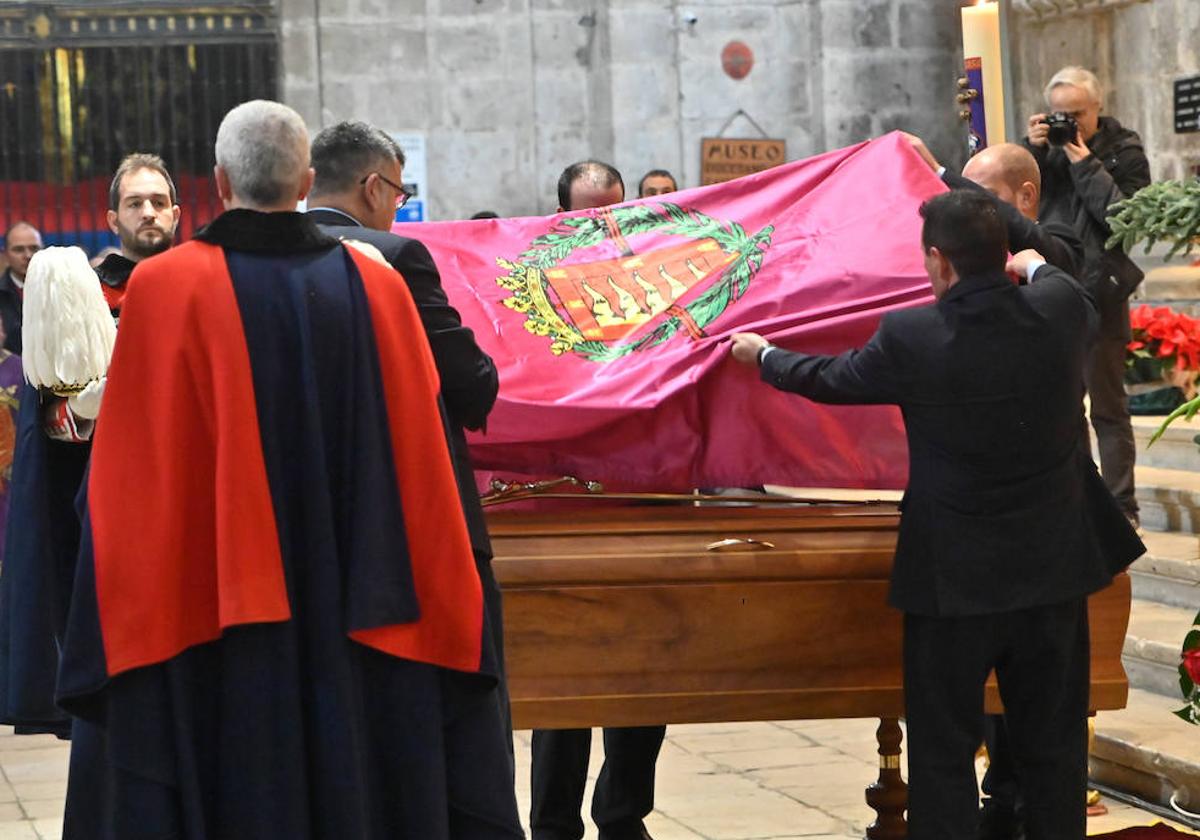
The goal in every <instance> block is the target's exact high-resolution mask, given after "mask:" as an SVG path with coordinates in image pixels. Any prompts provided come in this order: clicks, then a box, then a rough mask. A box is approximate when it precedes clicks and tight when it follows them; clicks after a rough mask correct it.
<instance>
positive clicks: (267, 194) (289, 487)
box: [58, 101, 522, 840]
mask: <svg viewBox="0 0 1200 840" xmlns="http://www.w3.org/2000/svg"><path fill="white" fill-rule="evenodd" d="M216 159H217V167H216V172H215V175H216V182H217V188H218V190H219V192H220V196H221V199H222V201H223V203H224V205H225V210H226V212H225V213H223V214H222V215H221V216H219V217H218V218H217V219H215V220H214V221H213V222H212V223H211V224H210V225H209V226H208V227H206V228H205V229H204V230H202V231H200V232H199V233H197V235H196V237H195V238H194V239H193V240H192V241H190V242H188V243H186V244H184V245H182V246H179V247H177V248H172V249H171V250H169V251H167V252H165V253H163V254H160V255H158V256H155V257H151V258H149V259H147V260H144V261H143V262H141V263H139V264H138V267H137V269H135V271H134V276H133V278H132V280H131V281H130V289H129V292H128V294H127V295H126V298H125V303H124V313H125V314H124V319H123V321H122V325H121V332H120V335H119V338H118V342H117V348H116V350H115V352H114V355H113V362H112V366H111V367H110V369H109V378H108V388H107V391H106V394H105V403H104V405H105V408H104V410H105V417H106V418H110V417H111V418H112V421H111V422H108V421H107V420H106V422H105V423H103V424H98V426H97V430H96V435H95V438H94V442H93V447H92V461H91V473H90V477H89V480H88V485H87V498H86V502H85V503H86V516H85V519H84V522H85V524H84V537H83V540H82V550H81V552H80V559H79V567H78V569H77V572H76V576H75V590H74V596H73V598H72V601H71V605H70V616H69V620H68V628H67V634H66V639H65V641H64V644H63V654H62V658H63V665H62V668H61V669H60V679H59V685H58V692H59V699H60V702H61V704H62V705H63V706H64V708H66V709H67V710H68V711H70V712H71V713H72V714H74V715H76V716H78V717H79V718H81V719H83V720H84V721H86V722H87V723H88V724H89V725H85V726H77V727H76V730H75V740H74V744H73V754H72V762H71V776H70V781H69V785H68V797H67V812H66V818H65V821H64V834H63V836H64V837H65V838H68V840H75V838H87V839H88V840H115V839H116V838H122V840H128V838H139V837H141V838H149V837H188V838H193V840H218V839H219V840H251V838H253V840H292V838H297V837H308V838H327V837H328V838H333V837H339V838H340V837H354V838H364V839H365V840H384V838H393V837H420V838H423V840H453V838H489V839H490V838H495V840H516V838H520V837H521V836H522V833H521V827H520V821H519V818H518V816H517V809H516V798H515V795H514V793H513V785H512V777H511V769H510V763H509V762H510V758H509V751H508V748H507V746H506V744H505V737H504V736H505V732H504V727H503V725H502V721H501V713H500V698H499V696H498V692H497V689H496V683H497V681H496V676H497V669H496V666H495V663H494V662H493V661H492V660H491V658H490V650H489V647H488V638H489V634H490V630H489V628H488V626H487V618H486V613H485V609H484V601H483V595H482V592H481V587H480V584H479V577H478V572H477V570H476V568H475V563H474V559H473V557H472V555H471V543H470V538H469V534H468V531H467V526H466V522H465V521H464V517H463V513H462V507H461V501H460V499H459V497H458V491H457V485H456V479H455V474H454V468H453V464H452V462H451V458H450V451H449V447H448V444H447V441H446V436H445V429H444V426H443V422H442V415H441V412H440V409H439V405H438V394H437V374H436V370H435V368H434V365H433V361H432V359H431V357H430V354H429V349H428V345H427V343H426V341H425V339H424V336H423V335H422V334H421V326H420V320H419V318H418V315H417V312H416V309H415V307H414V306H413V303H412V299H411V296H410V295H409V293H408V291H407V290H406V288H405V287H404V285H403V284H402V283H401V282H400V278H398V277H397V276H396V274H395V272H393V271H392V270H391V269H390V268H389V267H387V266H385V265H381V264H380V263H379V262H376V261H375V258H374V256H370V255H368V254H367V253H363V252H362V251H360V249H365V246H361V245H360V246H355V247H351V246H349V245H343V244H342V243H340V242H339V241H338V240H337V239H335V238H333V237H331V236H328V235H326V234H324V233H322V232H321V231H320V230H318V229H317V227H316V225H315V224H313V222H312V220H311V219H310V218H309V217H307V216H306V215H304V214H302V213H297V212H295V207H296V204H297V202H298V201H299V200H301V199H303V198H304V197H305V195H306V194H307V193H308V191H309V189H310V187H311V185H312V181H313V173H312V170H311V169H310V168H309V144H308V133H307V130H306V129H305V126H304V123H303V121H302V120H301V119H300V117H299V115H298V114H296V113H295V112H294V111H292V110H291V109H290V108H287V107H286V106H284V105H281V104H279V103H276V102H266V101H255V102H248V103H245V104H243V105H239V106H238V107H237V108H234V109H233V110H232V111H230V112H229V114H227V115H226V117H225V119H224V120H223V121H222V123H221V126H220V129H219V130H218V133H217V142H216ZM146 523H154V524H153V526H152V527H147V526H146Z"/></svg>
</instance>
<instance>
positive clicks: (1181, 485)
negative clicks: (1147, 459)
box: [1134, 464, 1200, 534]
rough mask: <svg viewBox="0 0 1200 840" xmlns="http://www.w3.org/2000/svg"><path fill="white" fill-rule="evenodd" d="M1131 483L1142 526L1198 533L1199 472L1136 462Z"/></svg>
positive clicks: (1199, 526)
mask: <svg viewBox="0 0 1200 840" xmlns="http://www.w3.org/2000/svg"><path fill="white" fill-rule="evenodd" d="M1134 482H1135V483H1136V484H1137V500H1138V506H1139V507H1140V508H1141V518H1142V527H1143V528H1145V529H1146V530H1147V531H1176V532H1183V533H1187V534H1196V533H1200V472H1192V471H1190V470H1178V469H1167V468H1164V467H1150V466H1142V465H1140V464H1139V465H1138V466H1137V467H1136V468H1135V471H1134Z"/></svg>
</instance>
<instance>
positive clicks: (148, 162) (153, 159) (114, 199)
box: [108, 152, 179, 210]
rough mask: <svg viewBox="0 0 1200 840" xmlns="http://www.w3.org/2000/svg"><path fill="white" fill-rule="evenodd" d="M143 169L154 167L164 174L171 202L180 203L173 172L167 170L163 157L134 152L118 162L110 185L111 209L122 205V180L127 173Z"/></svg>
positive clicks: (109, 204) (109, 202) (109, 198)
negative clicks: (172, 175)
mask: <svg viewBox="0 0 1200 840" xmlns="http://www.w3.org/2000/svg"><path fill="white" fill-rule="evenodd" d="M141 169H152V170H154V171H155V172H157V173H158V174H159V175H161V176H163V178H164V179H165V180H166V182H167V191H168V193H169V194H170V196H171V203H172V204H178V203H179V196H178V194H177V193H176V192H175V181H174V180H172V179H171V173H170V172H168V171H167V165H166V164H165V163H164V162H163V159H162V158H160V157H159V156H158V155H152V154H150V153H149V152H134V153H133V154H131V155H125V157H124V159H123V160H122V161H121V163H120V164H118V166H117V171H116V172H115V173H113V179H112V183H111V184H109V185H108V209H109V210H116V209H117V208H118V207H119V206H120V205H121V181H122V180H123V179H124V178H125V176H126V175H129V174H132V173H134V172H137V171H138V170H141Z"/></svg>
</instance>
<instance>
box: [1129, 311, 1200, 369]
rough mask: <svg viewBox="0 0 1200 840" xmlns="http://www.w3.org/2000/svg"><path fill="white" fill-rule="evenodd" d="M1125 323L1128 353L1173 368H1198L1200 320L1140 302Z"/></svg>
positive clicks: (1199, 366) (1199, 357)
mask: <svg viewBox="0 0 1200 840" xmlns="http://www.w3.org/2000/svg"><path fill="white" fill-rule="evenodd" d="M1129 323H1130V327H1131V328H1132V338H1131V340H1130V341H1129V343H1128V344H1127V345H1126V347H1127V349H1128V351H1129V352H1130V353H1132V354H1134V355H1135V356H1143V357H1145V356H1148V357H1150V358H1154V359H1161V360H1162V361H1163V362H1165V363H1174V367H1175V368H1176V369H1177V370H1181V371H1185V370H1196V371H1200V320H1197V319H1196V318H1192V317H1191V316H1189V315H1184V314H1183V313H1181V312H1175V311H1173V310H1172V309H1170V308H1169V307H1166V306H1158V307H1154V308H1151V307H1149V306H1147V305H1145V304H1143V305H1141V306H1139V307H1137V308H1136V309H1133V310H1132V311H1131V312H1130V313H1129Z"/></svg>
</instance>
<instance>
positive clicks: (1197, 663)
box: [1183, 648, 1200, 685]
mask: <svg viewBox="0 0 1200 840" xmlns="http://www.w3.org/2000/svg"><path fill="white" fill-rule="evenodd" d="M1183 667H1184V670H1186V671H1187V672H1188V676H1189V677H1191V678H1192V682H1194V683H1195V684H1196V685H1200V648H1194V649H1193V650H1185V651H1184V652H1183Z"/></svg>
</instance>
